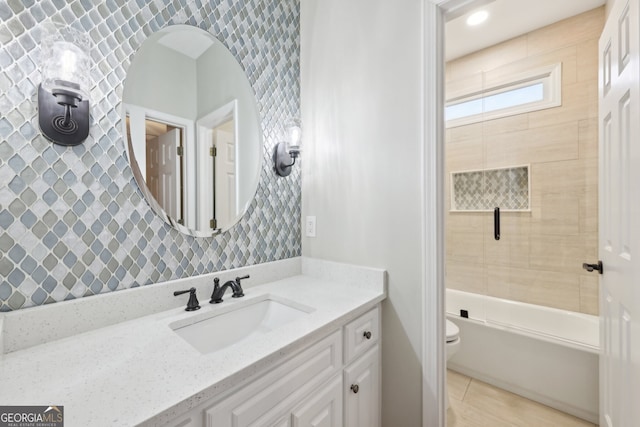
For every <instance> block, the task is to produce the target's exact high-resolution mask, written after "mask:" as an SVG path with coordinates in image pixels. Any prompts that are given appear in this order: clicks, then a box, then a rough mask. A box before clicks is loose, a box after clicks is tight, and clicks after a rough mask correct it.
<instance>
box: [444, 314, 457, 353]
mask: <svg viewBox="0 0 640 427" xmlns="http://www.w3.org/2000/svg"><path fill="white" fill-rule="evenodd" d="M446 321H447V328H446V336H447V361H448V360H449V359H451V357H452V356H453V355H454V354H456V353H457V351H458V349H459V348H460V329H458V326H457V325H456V324H455V323H453V322H452V321H451V320H449V319H446Z"/></svg>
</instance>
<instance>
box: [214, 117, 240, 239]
mask: <svg viewBox="0 0 640 427" xmlns="http://www.w3.org/2000/svg"><path fill="white" fill-rule="evenodd" d="M229 123H231V126H229V125H228V124H229ZM232 124H233V121H231V122H227V123H225V125H223V126H220V127H218V128H216V129H215V130H214V134H215V145H216V148H217V149H216V159H215V162H216V166H215V170H216V177H215V192H214V194H215V208H216V220H217V221H218V227H219V228H224V227H225V226H229V225H231V223H232V221H233V220H234V219H235V217H236V216H237V212H238V210H237V207H236V138H235V135H234V132H233V126H232Z"/></svg>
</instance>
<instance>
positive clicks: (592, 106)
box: [445, 7, 605, 314]
mask: <svg viewBox="0 0 640 427" xmlns="http://www.w3.org/2000/svg"><path fill="white" fill-rule="evenodd" d="M604 16H605V14H604V8H603V7H600V8H597V9H593V10H591V11H588V12H585V13H583V14H580V15H577V16H575V17H572V18H569V19H566V20H564V21H560V22H558V23H556V24H553V25H550V26H548V27H544V28H541V29H539V30H535V31H533V32H531V33H528V34H524V35H522V36H519V37H516V38H514V39H511V40H509V41H506V42H504V43H501V44H498V45H496V46H493V47H489V48H487V49H484V50H482V51H479V52H475V53H472V54H470V55H467V56H465V57H461V58H458V59H454V60H452V61H450V62H449V63H447V70H446V82H447V90H448V91H452V92H455V93H459V92H461V91H462V92H464V91H469V92H474V91H477V90H480V89H482V85H483V84H484V85H485V86H486V87H492V85H497V84H499V82H500V81H502V80H504V78H505V76H510V75H513V74H517V73H518V72H522V71H524V70H527V69H529V68H535V67H540V66H544V65H549V64H557V63H559V62H561V63H562V106H560V107H555V108H550V109H546V110H540V111H535V112H530V113H526V114H519V115H514V116H510V117H504V118H500V119H495V120H489V121H484V122H481V123H475V124H470V125H466V126H459V127H455V128H449V129H447V132H446V140H447V143H446V171H447V179H448V180H450V179H451V177H450V176H449V174H450V173H452V172H456V171H477V170H483V169H485V170H486V169H500V168H508V167H512V166H514V165H524V164H529V180H530V196H529V197H530V201H531V204H530V212H505V213H504V214H503V215H502V216H501V239H500V240H499V241H496V240H495V239H494V236H493V215H492V213H488V212H447V214H446V232H445V235H446V245H445V247H446V267H445V268H446V276H445V278H446V286H447V287H449V288H452V289H458V290H462V291H466V292H473V293H478V294H487V295H490V296H495V297H499V298H506V299H512V300H516V301H522V302H527V303H532V304H540V305H545V306H550V307H555V308H560V309H565V310H571V311H577V312H583V313H587V314H598V278H597V276H596V275H593V274H589V273H587V272H585V271H583V270H582V268H581V265H582V262H584V260H589V259H597V256H598V251H597V236H598V194H597V193H598V191H597V188H598V125H597V117H598V105H597V97H598V84H597V75H598V38H599V36H600V32H601V31H602V27H603V25H604ZM450 188H451V187H450V183H447V186H446V187H445V189H446V197H447V198H449V200H446V204H447V206H449V205H450V199H451V194H449V193H450Z"/></svg>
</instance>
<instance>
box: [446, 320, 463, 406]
mask: <svg viewBox="0 0 640 427" xmlns="http://www.w3.org/2000/svg"><path fill="white" fill-rule="evenodd" d="M445 320H446V323H447V326H446V332H445V334H446V339H447V343H446V347H447V362H449V359H451V357H453V355H454V354H456V353H457V352H458V349H459V348H460V329H459V328H458V326H457V325H456V324H455V323H453V322H452V321H451V320H449V319H445ZM446 387H447V386H446V381H445V399H446V404H447V406H446V408H449V391H448V390H447V388H446Z"/></svg>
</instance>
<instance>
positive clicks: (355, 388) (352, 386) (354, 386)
mask: <svg viewBox="0 0 640 427" xmlns="http://www.w3.org/2000/svg"><path fill="white" fill-rule="evenodd" d="M358 390H360V387H358V384H352V385H351V391H352V392H354V393H357V392H358Z"/></svg>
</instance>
